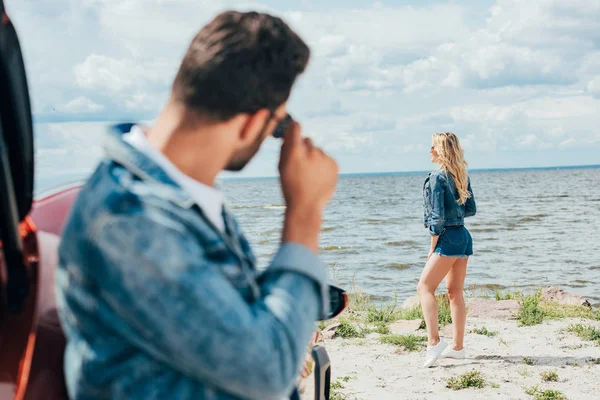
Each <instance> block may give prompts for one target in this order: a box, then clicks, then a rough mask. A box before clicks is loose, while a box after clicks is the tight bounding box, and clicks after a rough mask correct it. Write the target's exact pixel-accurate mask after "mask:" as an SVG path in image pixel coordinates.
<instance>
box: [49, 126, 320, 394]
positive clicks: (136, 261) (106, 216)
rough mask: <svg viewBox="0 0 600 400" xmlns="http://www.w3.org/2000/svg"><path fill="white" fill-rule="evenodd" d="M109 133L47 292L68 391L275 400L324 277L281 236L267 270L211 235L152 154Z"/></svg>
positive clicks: (288, 383) (311, 320)
mask: <svg viewBox="0 0 600 400" xmlns="http://www.w3.org/2000/svg"><path fill="white" fill-rule="evenodd" d="M127 126H129V128H130V127H131V125H130V124H124V125H123V126H121V128H122V129H120V131H118V132H115V133H114V134H112V135H110V137H109V139H108V142H107V146H106V152H107V158H106V159H105V160H104V161H103V162H102V163H101V164H100V165H99V166H98V168H97V169H96V171H95V172H94V174H93V175H92V176H91V178H90V179H89V181H88V182H87V184H86V185H85V186H84V188H83V189H82V190H81V193H80V195H79V197H78V199H77V201H76V203H75V205H74V208H73V210H72V213H71V216H70V218H69V221H68V222H67V225H66V227H65V230H64V235H63V239H62V242H61V245H60V248H59V267H58V269H57V271H56V279H55V280H56V287H55V288H56V294H57V302H58V306H59V311H60V316H61V322H62V324H63V327H64V329H65V333H66V336H67V348H66V351H65V376H66V383H67V388H68V393H69V397H70V398H71V399H78V400H79V399H81V400H87V399H90V400H96V399H111V400H120V399H122V400H125V399H127V400H137V399H139V400H142V399H143V400H150V399H161V400H164V399H178V400H185V399H210V400H231V399H256V400H259V399H260V400H268V399H277V400H280V399H283V398H287V397H288V396H289V394H290V393H291V392H292V391H293V390H294V383H295V382H296V379H297V376H298V374H299V371H300V368H301V364H302V362H303V361H304V359H305V355H306V346H307V344H308V342H309V340H310V337H311V333H312V331H313V330H314V328H315V321H316V320H317V319H318V318H322V317H324V316H325V315H326V314H327V312H328V296H327V295H326V293H327V289H328V285H327V273H326V270H325V267H324V265H323V264H322V263H321V262H320V261H319V259H318V258H317V257H316V255H314V254H313V253H312V252H311V251H310V250H308V249H307V248H305V247H304V246H301V245H299V244H295V243H286V244H283V245H282V246H281V247H280V249H279V251H278V253H277V254H276V255H275V256H274V259H273V260H272V263H271V264H270V266H269V267H268V268H267V269H266V270H264V271H263V272H258V271H257V269H256V261H255V257H254V255H253V253H252V251H251V249H250V246H249V244H248V241H247V240H246V238H245V237H244V235H243V234H242V232H241V230H240V228H239V226H238V223H237V221H236V219H235V218H234V217H233V216H232V215H230V213H229V212H227V211H226V210H224V218H225V221H226V226H227V232H226V233H225V234H221V233H220V232H219V231H218V230H217V229H216V228H215V227H214V226H212V225H211V223H210V222H209V221H208V220H207V219H206V218H205V216H204V215H203V214H202V210H201V209H200V208H199V207H198V206H197V205H195V204H194V202H193V201H192V199H191V198H190V196H189V195H188V194H187V193H186V192H184V191H183V190H182V189H181V188H180V187H179V186H178V185H177V184H176V183H174V182H173V181H172V180H171V179H170V178H169V177H168V176H167V175H166V174H165V173H164V171H163V170H161V169H160V168H159V167H158V166H157V165H156V164H155V163H154V162H153V161H151V160H150V159H149V158H147V157H146V156H144V155H143V154H142V153H140V152H138V151H137V150H136V149H134V148H133V147H132V146H130V145H129V144H127V143H125V142H123V141H122V139H121V135H122V134H123V133H124V131H128V130H129V128H128V127H127Z"/></svg>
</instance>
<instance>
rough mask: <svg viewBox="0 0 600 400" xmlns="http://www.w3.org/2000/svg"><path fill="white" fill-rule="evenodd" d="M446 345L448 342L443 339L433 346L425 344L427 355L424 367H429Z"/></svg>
mask: <svg viewBox="0 0 600 400" xmlns="http://www.w3.org/2000/svg"><path fill="white" fill-rule="evenodd" d="M446 347H448V343H446V342H445V341H444V339H440V342H439V343H438V344H436V345H435V346H427V356H426V358H425V364H423V367H424V368H429V367H431V366H433V364H435V362H436V361H437V360H438V358H440V356H441V355H442V353H443V352H444V350H446Z"/></svg>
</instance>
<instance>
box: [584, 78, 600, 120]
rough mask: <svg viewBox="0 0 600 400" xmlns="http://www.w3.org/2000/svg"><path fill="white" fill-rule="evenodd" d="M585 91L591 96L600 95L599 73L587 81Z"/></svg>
mask: <svg viewBox="0 0 600 400" xmlns="http://www.w3.org/2000/svg"><path fill="white" fill-rule="evenodd" d="M587 91H588V93H590V94H592V95H593V96H596V97H600V75H599V76H595V77H594V78H592V80H590V81H589V82H588V84H587ZM596 111H597V110H596Z"/></svg>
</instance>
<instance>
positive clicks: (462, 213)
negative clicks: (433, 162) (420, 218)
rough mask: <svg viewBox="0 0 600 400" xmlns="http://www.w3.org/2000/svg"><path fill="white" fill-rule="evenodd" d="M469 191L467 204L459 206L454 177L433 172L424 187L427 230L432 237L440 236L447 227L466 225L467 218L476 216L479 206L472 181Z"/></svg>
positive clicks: (439, 170)
mask: <svg viewBox="0 0 600 400" xmlns="http://www.w3.org/2000/svg"><path fill="white" fill-rule="evenodd" d="M467 190H468V191H469V193H470V194H471V197H469V198H468V199H467V201H466V203H465V204H458V201H457V199H458V192H457V190H456V186H455V184H454V179H452V175H450V174H448V173H446V172H445V171H443V170H442V169H436V170H434V171H432V172H431V173H430V174H429V176H428V177H427V179H425V184H424V185H423V210H424V223H425V228H427V229H429V233H431V235H432V236H439V235H441V234H442V233H443V232H444V229H445V228H446V227H447V226H459V225H464V223H465V218H466V217H471V216H473V215H475V213H476V212H477V206H476V203H475V196H473V190H472V189H471V179H470V178H469V183H468V187H467Z"/></svg>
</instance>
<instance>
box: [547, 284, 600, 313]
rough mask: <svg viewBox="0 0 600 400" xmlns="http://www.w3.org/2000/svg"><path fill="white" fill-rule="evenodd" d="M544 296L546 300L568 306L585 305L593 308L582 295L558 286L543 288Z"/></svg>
mask: <svg viewBox="0 0 600 400" xmlns="http://www.w3.org/2000/svg"><path fill="white" fill-rule="evenodd" d="M542 298H543V299H544V300H545V301H550V302H554V303H558V304H563V305H567V306H584V307H587V308H590V309H591V308H592V305H591V304H590V302H589V301H587V300H586V299H585V298H584V297H582V296H577V295H574V294H571V293H567V292H565V291H564V290H561V289H559V288H557V287H549V288H546V289H543V290H542Z"/></svg>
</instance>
